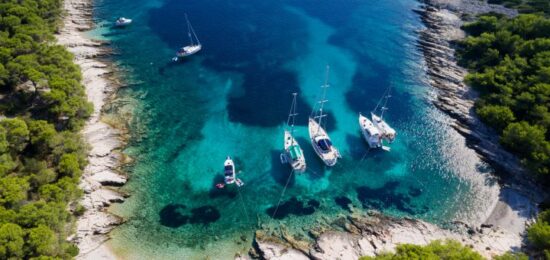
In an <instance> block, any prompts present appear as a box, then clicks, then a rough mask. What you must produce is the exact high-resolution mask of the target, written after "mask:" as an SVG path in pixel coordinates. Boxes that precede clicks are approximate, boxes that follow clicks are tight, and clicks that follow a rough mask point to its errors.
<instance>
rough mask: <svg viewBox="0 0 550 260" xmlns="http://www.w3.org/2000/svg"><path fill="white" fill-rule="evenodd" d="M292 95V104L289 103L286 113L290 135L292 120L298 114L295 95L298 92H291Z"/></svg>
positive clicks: (292, 128)
mask: <svg viewBox="0 0 550 260" xmlns="http://www.w3.org/2000/svg"><path fill="white" fill-rule="evenodd" d="M292 96H293V98H292V105H290V112H289V113H288V119H287V120H286V125H287V126H290V134H291V135H293V134H294V121H295V119H296V116H297V115H298V114H297V113H296V96H298V93H292Z"/></svg>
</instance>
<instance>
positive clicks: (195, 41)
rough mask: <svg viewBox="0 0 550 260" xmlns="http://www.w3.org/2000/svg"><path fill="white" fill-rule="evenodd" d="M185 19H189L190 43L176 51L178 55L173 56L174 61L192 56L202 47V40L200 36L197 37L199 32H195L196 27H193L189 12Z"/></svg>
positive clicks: (188, 32) (188, 33)
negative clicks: (188, 16)
mask: <svg viewBox="0 0 550 260" xmlns="http://www.w3.org/2000/svg"><path fill="white" fill-rule="evenodd" d="M185 20H186V21H187V35H188V36H189V45H187V46H183V47H181V48H180V49H179V50H178V51H177V52H176V57H174V58H173V60H174V61H178V60H179V59H181V58H184V57H187V56H191V55H193V54H195V53H197V52H199V51H200V50H201V49H202V45H201V42H200V41H199V38H198V37H197V34H196V33H195V29H193V26H192V25H191V22H189V19H188V18H187V14H186V15H185Z"/></svg>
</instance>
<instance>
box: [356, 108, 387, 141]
mask: <svg viewBox="0 0 550 260" xmlns="http://www.w3.org/2000/svg"><path fill="white" fill-rule="evenodd" d="M359 127H360V129H361V133H362V135H363V138H364V139H365V141H366V142H367V144H368V145H369V147H370V148H381V147H382V140H381V138H380V137H381V136H380V132H379V131H378V129H377V128H376V126H374V124H373V123H372V121H370V120H369V119H368V118H367V117H366V116H363V115H361V114H359Z"/></svg>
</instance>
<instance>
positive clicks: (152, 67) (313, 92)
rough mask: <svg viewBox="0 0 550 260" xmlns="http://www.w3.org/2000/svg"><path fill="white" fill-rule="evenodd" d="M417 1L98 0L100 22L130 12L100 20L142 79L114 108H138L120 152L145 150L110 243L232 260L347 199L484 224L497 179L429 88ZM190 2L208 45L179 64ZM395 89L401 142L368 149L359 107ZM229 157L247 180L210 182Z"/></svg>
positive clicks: (126, 252) (134, 80)
mask: <svg viewBox="0 0 550 260" xmlns="http://www.w3.org/2000/svg"><path fill="white" fill-rule="evenodd" d="M336 3H338V4H336ZM417 6H418V3H417V2H416V1H412V0H398V1H383V0H373V1H355V0H344V1H338V2H334V1H292V0H287V1H263V0H262V1H258V0H240V1H236V0H235V1H233V0H229V1H228V0H223V1H222V0H211V1H210V0H209V1H176V0H166V1H160V0H133V1H130V0H120V1H114V0H101V3H100V4H99V5H98V7H96V9H95V17H96V19H97V20H98V22H99V24H107V23H109V22H111V21H112V20H113V19H114V18H116V17H117V16H128V17H130V18H132V19H133V20H134V23H133V24H132V25H131V26H130V27H128V28H126V29H124V30H111V29H109V28H107V26H105V27H101V26H100V27H99V28H98V29H97V30H96V31H95V32H94V34H96V35H97V36H98V37H104V38H106V39H108V40H110V41H111V43H112V47H113V48H114V49H115V50H116V52H117V54H118V55H116V56H114V57H113V59H114V62H115V63H116V64H117V65H118V66H119V67H120V68H121V69H123V70H125V71H126V72H125V73H124V77H125V78H124V80H125V81H126V82H129V83H130V84H129V87H127V88H124V89H122V90H121V91H120V93H119V100H118V101H116V102H115V103H114V106H115V107H116V109H115V110H116V111H117V112H119V113H130V114H132V120H131V121H130V122H129V126H130V131H131V140H130V143H129V145H128V147H127V148H126V150H125V151H124V152H125V153H127V154H128V155H130V156H131V157H132V158H134V163H133V164H132V165H130V166H129V167H127V169H125V170H127V172H128V174H129V176H130V181H129V183H128V184H127V185H126V186H125V187H124V189H125V190H127V192H128V193H130V194H131V195H132V196H131V197H130V198H128V200H127V201H126V202H125V203H124V204H121V205H116V206H113V207H112V208H111V210H112V211H113V212H115V213H116V214H119V215H121V216H123V217H125V219H127V220H128V221H127V222H126V223H125V224H124V225H122V226H120V227H119V228H117V229H115V230H114V231H113V233H112V237H113V239H112V241H110V242H109V244H110V246H111V247H112V248H113V249H114V251H115V252H116V253H118V254H120V255H122V256H124V257H127V258H132V259H150V258H166V259H171V258H175V257H176V256H177V258H178V259H181V258H186V259H202V258H205V257H207V256H209V257H211V258H216V259H226V258H231V257H233V256H234V255H235V254H236V253H238V252H240V253H241V254H246V252H247V251H248V248H250V241H251V239H252V236H253V234H254V230H256V229H257V228H259V226H258V225H262V226H267V227H277V226H279V225H281V224H284V225H285V226H286V227H287V229H288V230H289V231H290V232H292V233H293V234H297V235H301V236H304V237H307V230H308V228H310V227H312V226H315V225H317V221H319V220H320V219H323V218H328V219H330V218H334V217H336V216H337V215H339V214H349V211H350V210H351V208H353V209H354V210H360V211H366V210H378V211H381V212H383V213H384V214H389V215H393V216H411V217H416V218H421V219H424V220H427V221H430V222H434V223H445V222H448V221H452V220H457V219H459V220H462V221H465V222H471V223H478V222H480V221H483V220H484V218H485V217H486V215H487V214H488V212H486V211H487V209H488V208H491V205H490V203H492V202H493V201H494V199H495V197H497V196H498V188H497V187H495V186H494V185H493V184H491V183H489V182H486V178H485V175H486V174H487V172H490V171H491V169H490V168H489V167H488V166H487V165H486V164H485V163H483V162H482V161H480V160H479V159H478V157H477V156H476V154H475V153H474V152H473V151H472V150H470V149H469V148H467V147H466V146H465V144H464V139H463V138H462V137H460V136H459V135H458V134H457V133H456V132H455V131H454V130H453V129H451V128H450V127H449V126H448V125H447V124H446V122H447V120H449V118H447V116H445V115H443V114H442V113H440V112H439V111H437V110H436V109H435V108H434V107H433V105H431V102H429V98H430V92H431V91H432V89H430V87H429V85H428V84H427V83H426V79H427V78H426V75H425V73H424V69H423V66H424V64H423V63H422V56H421V53H420V51H419V50H418V49H417V48H416V46H415V41H416V37H417V34H416V31H417V30H418V29H420V28H421V27H422V25H421V23H420V20H419V18H418V17H417V15H416V14H415V13H414V12H413V11H412V10H413V9H414V8H416V7H417ZM185 13H187V14H188V16H189V19H190V20H191V22H192V23H193V26H194V28H195V30H196V32H197V34H198V37H199V38H200V39H201V42H202V43H203V50H202V51H201V52H200V53H199V54H197V55H195V56H192V57H190V58H189V59H186V60H185V61H184V62H181V63H172V62H171V60H170V59H171V58H172V57H173V56H174V52H175V51H176V50H177V48H179V47H181V46H180V45H182V44H184V43H185V42H186V37H187V36H186V28H185V20H184V19H185V18H184V14H185ZM327 64H330V66H331V77H330V84H331V87H330V88H329V90H328V96H327V97H328V100H329V102H328V103H327V105H326V109H327V110H326V112H327V113H328V114H329V117H328V119H327V120H328V127H327V130H328V131H329V134H330V135H331V138H332V140H333V143H334V144H335V145H336V146H337V147H338V148H339V149H340V151H341V152H342V155H343V158H342V159H341V160H340V161H339V162H338V164H337V165H336V166H335V167H333V168H326V167H324V165H323V164H322V162H321V161H319V160H318V158H317V157H316V156H315V154H314V151H313V149H312V148H311V146H310V145H309V141H308V140H309V138H308V135H307V128H306V122H307V116H308V115H309V114H310V113H311V109H312V107H313V106H314V104H315V102H316V100H317V99H318V94H319V90H320V85H321V84H322V82H323V77H324V74H323V73H324V68H325V66H326V65H327ZM388 86H391V87H392V90H393V94H392V98H391V99H390V101H389V103H388V107H389V108H390V109H389V110H388V112H387V117H386V118H387V120H388V122H389V123H390V124H391V125H392V126H393V127H394V128H395V129H396V130H397V132H398V136H397V140H396V142H394V143H393V144H392V145H391V151H390V152H383V151H372V150H371V151H369V150H368V149H367V145H366V144H365V142H364V140H362V139H361V136H360V133H359V128H358V124H357V116H358V113H359V112H363V113H367V112H369V111H370V110H371V109H373V108H374V106H375V105H376V102H377V101H378V99H379V98H380V96H381V95H382V93H383V92H384V90H385V89H386V88H387V87H388ZM293 92H298V93H299V100H298V113H299V114H300V115H299V116H298V117H297V120H298V127H297V129H296V137H297V139H298V142H300V143H301V145H302V148H303V149H304V153H305V155H306V160H307V163H308V169H309V170H308V171H307V172H306V173H304V174H292V176H291V174H290V169H289V168H288V167H287V165H281V163H280V161H279V153H280V150H281V148H282V145H283V142H282V141H283V140H282V134H283V126H284V122H285V121H286V117H287V114H288V108H289V106H290V102H291V93H293ZM227 155H231V156H232V157H233V158H234V160H235V164H236V167H237V171H240V172H241V173H240V174H239V178H241V179H242V180H243V181H244V182H245V186H243V187H242V188H241V189H239V190H236V189H235V190H223V191H219V190H217V189H216V188H215V186H214V185H215V183H217V182H219V180H220V177H221V176H222V169H223V161H224V160H225V157H226V156H227ZM480 169H483V170H480ZM485 169H489V170H488V171H487V170H485ZM289 177H291V179H290V180H289V185H288V187H287V189H286V192H285V195H284V197H282V198H281V193H282V191H283V189H284V187H285V185H286V183H287V180H288V178H289ZM279 199H281V205H280V208H279V209H278V212H277V213H276V214H274V210H273V208H274V207H276V206H277V204H278V201H279ZM279 211H280V212H279ZM242 237H244V238H245V239H244V240H245V241H248V242H244V240H243V239H242Z"/></svg>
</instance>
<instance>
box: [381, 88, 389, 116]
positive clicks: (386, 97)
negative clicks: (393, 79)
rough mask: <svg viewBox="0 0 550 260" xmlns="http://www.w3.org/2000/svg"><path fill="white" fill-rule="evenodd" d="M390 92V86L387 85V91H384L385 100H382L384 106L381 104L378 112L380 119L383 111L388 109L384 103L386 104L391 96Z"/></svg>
mask: <svg viewBox="0 0 550 260" xmlns="http://www.w3.org/2000/svg"><path fill="white" fill-rule="evenodd" d="M390 92H391V86H389V87H388V91H387V92H386V96H385V101H384V106H382V111H381V112H380V119H383V118H384V111H386V110H387V109H388V108H387V107H386V105H387V104H388V100H389V99H390V97H391V95H390Z"/></svg>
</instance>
